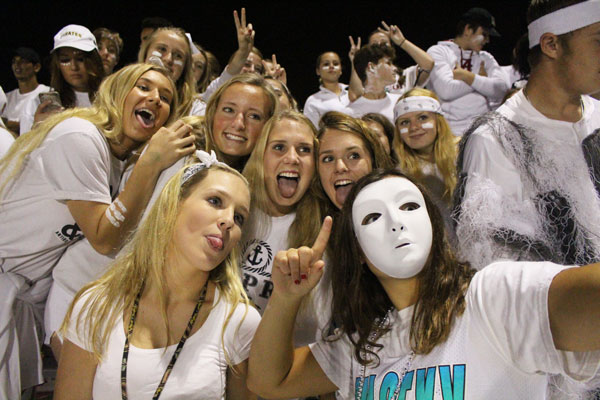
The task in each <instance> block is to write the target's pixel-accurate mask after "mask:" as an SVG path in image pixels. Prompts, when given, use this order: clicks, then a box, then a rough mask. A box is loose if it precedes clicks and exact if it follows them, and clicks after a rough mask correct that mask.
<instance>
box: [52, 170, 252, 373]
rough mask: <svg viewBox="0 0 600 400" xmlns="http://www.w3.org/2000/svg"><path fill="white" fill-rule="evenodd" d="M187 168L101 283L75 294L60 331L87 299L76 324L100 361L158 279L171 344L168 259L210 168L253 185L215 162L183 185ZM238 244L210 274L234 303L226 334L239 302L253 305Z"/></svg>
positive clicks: (175, 178) (166, 189)
mask: <svg viewBox="0 0 600 400" xmlns="http://www.w3.org/2000/svg"><path fill="white" fill-rule="evenodd" d="M186 169H187V166H186V167H184V168H182V169H181V170H180V171H179V172H178V173H176V174H175V175H174V176H173V177H172V178H171V179H170V180H169V181H168V182H167V184H166V185H165V187H164V189H163V190H162V192H161V194H160V196H159V197H158V199H157V200H156V202H155V203H154V206H153V207H152V209H151V210H150V213H149V214H148V217H147V218H146V220H145V221H144V222H143V223H142V224H141V225H140V227H139V228H138V229H137V230H136V232H135V233H134V235H133V238H132V239H131V242H130V243H129V244H128V245H127V247H126V248H125V249H124V250H123V252H122V254H121V255H120V256H119V257H118V258H117V259H116V260H115V261H114V262H113V263H112V265H111V267H110V269H109V270H108V271H107V272H106V273H105V274H104V275H103V276H102V277H101V278H100V279H98V280H97V281H95V282H92V283H89V284H87V285H85V286H84V287H83V288H82V289H81V290H80V291H79V292H78V293H77V295H75V298H74V299H73V302H72V303H71V306H70V307H69V311H68V312H67V315H66V317H65V320H64V322H63V325H62V327H61V331H62V332H63V333H64V332H65V331H66V330H67V328H68V326H69V324H70V322H69V321H70V320H71V317H72V312H73V306H74V304H75V303H77V302H78V301H80V300H81V299H82V298H85V301H84V302H83V304H82V310H85V312H81V313H79V316H78V317H77V321H74V322H75V325H74V326H76V327H77V329H79V327H80V326H81V327H82V331H83V332H85V335H84V336H85V337H87V338H88V343H86V345H87V346H89V348H91V349H92V352H93V353H94V355H95V357H96V358H97V359H98V360H101V358H102V355H103V354H104V351H105V350H106V347H107V343H108V340H109V338H110V335H111V331H112V329H113V327H114V325H115V323H117V321H118V320H119V319H120V318H122V316H123V313H124V311H125V310H126V309H127V308H129V307H131V306H132V305H133V302H134V300H135V298H136V296H137V294H138V293H139V292H140V290H142V288H143V287H144V285H145V284H150V283H153V284H154V285H155V286H156V288H157V289H158V293H159V300H160V304H161V315H162V319H163V322H164V326H165V329H166V332H167V342H168V343H170V342H171V336H170V334H169V322H168V317H167V303H168V300H169V293H168V288H167V284H166V282H165V273H166V271H165V270H166V268H167V260H166V257H167V253H168V250H169V249H170V248H172V247H171V246H172V244H171V240H172V238H173V233H174V230H175V222H176V219H177V216H178V215H179V212H180V208H181V204H182V203H183V201H184V200H185V199H186V198H187V197H188V196H189V195H190V194H191V193H192V192H193V191H194V188H195V187H196V186H197V185H198V184H199V183H200V182H202V180H204V178H206V176H208V174H209V173H210V171H215V170H221V171H225V172H228V173H231V174H234V175H236V176H238V177H240V178H241V179H242V180H243V181H244V183H245V184H246V186H247V185H248V182H247V181H246V179H245V178H244V177H243V176H242V175H241V174H240V173H239V172H237V171H235V170H234V169H232V168H230V167H228V166H223V165H213V166H211V167H210V168H206V169H203V170H201V171H199V172H197V173H196V174H194V175H193V176H192V177H191V178H189V179H188V180H187V181H186V182H185V183H183V184H182V183H181V180H182V176H183V173H184V172H185V170H186ZM238 246H239V244H237V245H236V246H235V248H234V249H233V250H232V251H231V252H230V253H229V255H228V256H227V258H226V259H225V260H224V261H223V262H222V263H221V264H219V265H218V266H217V267H216V268H215V269H213V270H212V271H211V272H210V275H209V278H208V279H209V280H210V281H212V282H214V283H215V285H216V286H217V287H218V289H219V292H220V293H221V294H222V295H223V296H224V297H225V299H226V301H227V302H228V303H229V304H231V305H233V307H231V309H230V310H229V314H228V315H227V318H226V320H225V323H224V326H223V330H222V336H223V334H224V332H225V328H226V327H227V325H228V323H229V321H230V319H231V316H232V315H233V312H234V311H235V306H236V305H237V304H239V303H243V304H245V305H246V307H247V306H248V305H249V301H248V297H247V296H246V293H245V291H244V288H243V286H242V281H241V278H240V275H239V268H238V257H239V247H238ZM84 295H85V296H86V297H84ZM246 311H247V308H246ZM83 316H85V317H83ZM238 328H239V326H238ZM226 356H227V354H226ZM228 362H229V359H228Z"/></svg>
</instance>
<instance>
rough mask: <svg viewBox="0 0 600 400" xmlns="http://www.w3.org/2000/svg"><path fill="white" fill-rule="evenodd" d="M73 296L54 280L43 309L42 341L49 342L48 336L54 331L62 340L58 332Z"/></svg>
mask: <svg viewBox="0 0 600 400" xmlns="http://www.w3.org/2000/svg"><path fill="white" fill-rule="evenodd" d="M74 297H75V295H74V294H71V293H69V292H67V291H66V290H65V289H63V288H62V287H61V286H60V285H58V284H57V283H56V281H54V282H53V283H52V287H51V288H50V293H49V294H48V300H46V310H45V311H44V331H45V335H44V343H45V344H50V337H52V334H53V333H54V332H56V335H57V336H58V338H59V339H60V341H61V342H62V336H60V335H59V334H58V330H59V329H60V327H61V325H62V323H63V320H64V319H65V315H67V311H68V310H69V306H70V305H71V301H73V298H74Z"/></svg>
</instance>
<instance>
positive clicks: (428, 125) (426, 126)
mask: <svg viewBox="0 0 600 400" xmlns="http://www.w3.org/2000/svg"><path fill="white" fill-rule="evenodd" d="M421 128H423V129H432V128H433V122H431V121H428V122H424V123H422V124H421Z"/></svg>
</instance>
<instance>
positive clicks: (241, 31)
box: [233, 8, 256, 53]
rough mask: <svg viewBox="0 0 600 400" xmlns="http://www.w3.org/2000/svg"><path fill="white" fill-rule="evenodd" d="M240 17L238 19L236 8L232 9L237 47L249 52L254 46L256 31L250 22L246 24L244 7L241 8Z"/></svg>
mask: <svg viewBox="0 0 600 400" xmlns="http://www.w3.org/2000/svg"><path fill="white" fill-rule="evenodd" d="M241 14H242V18H241V20H240V18H239V16H238V12H237V10H234V11H233V21H234V22H235V31H236V32H237V40H238V48H239V49H240V50H242V51H244V52H247V53H250V51H251V50H252V47H253V46H254V35H255V34H256V31H254V29H253V28H252V24H246V9H245V8H242V12H241Z"/></svg>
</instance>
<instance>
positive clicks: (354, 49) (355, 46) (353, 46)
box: [348, 36, 360, 62]
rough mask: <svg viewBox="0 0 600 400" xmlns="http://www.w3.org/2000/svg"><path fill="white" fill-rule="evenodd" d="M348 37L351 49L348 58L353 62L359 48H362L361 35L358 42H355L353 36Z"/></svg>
mask: <svg viewBox="0 0 600 400" xmlns="http://www.w3.org/2000/svg"><path fill="white" fill-rule="evenodd" d="M348 39H350V51H349V52H348V58H349V59H350V61H351V62H354V55H355V54H356V52H357V51H358V50H360V36H359V37H358V40H357V41H356V43H354V39H352V36H348Z"/></svg>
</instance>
